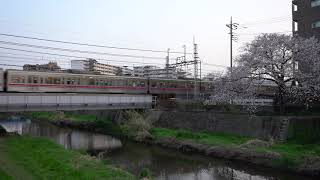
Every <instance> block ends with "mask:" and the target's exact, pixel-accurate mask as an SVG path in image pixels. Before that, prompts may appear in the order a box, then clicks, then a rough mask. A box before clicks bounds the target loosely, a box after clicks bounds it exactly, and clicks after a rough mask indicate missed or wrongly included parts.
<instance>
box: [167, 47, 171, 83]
mask: <svg viewBox="0 0 320 180" xmlns="http://www.w3.org/2000/svg"><path fill="white" fill-rule="evenodd" d="M167 53H168V54H167V58H166V73H167V78H169V68H170V48H168V52H167Z"/></svg>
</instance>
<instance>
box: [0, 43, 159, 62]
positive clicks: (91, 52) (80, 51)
mask: <svg viewBox="0 0 320 180" xmlns="http://www.w3.org/2000/svg"><path fill="white" fill-rule="evenodd" d="M0 43H1V44H7V45H14V46H20V47H30V48H38V49H46V50H55V51H65V52H76V53H85V54H96V55H108V56H118V57H128V58H145V59H159V60H160V59H162V60H163V59H165V58H162V57H150V56H136V55H128V54H115V53H104V52H95V51H82V50H76V49H65V48H56V47H50V46H38V45H32V44H25V43H16V42H9V41H0Z"/></svg>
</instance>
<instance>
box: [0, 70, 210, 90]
mask: <svg viewBox="0 0 320 180" xmlns="http://www.w3.org/2000/svg"><path fill="white" fill-rule="evenodd" d="M212 90H213V84H212V83H210V82H202V83H201V91H202V92H203V93H205V92H210V91H212ZM0 91H2V92H25V93H28V92H33V93H35V92H36V93H37V92H39V93H42V92H43V93H108V94H109V93H110V94H154V95H168V94H169V95H173V96H179V95H180V96H184V95H190V96H191V95H192V94H193V93H194V81H193V80H176V79H153V78H140V77H126V76H108V75H93V74H73V73H62V72H61V73H60V72H35V71H22V70H6V71H3V70H0Z"/></svg>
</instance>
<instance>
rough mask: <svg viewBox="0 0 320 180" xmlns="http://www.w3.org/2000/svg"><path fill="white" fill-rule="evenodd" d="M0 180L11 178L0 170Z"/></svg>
mask: <svg viewBox="0 0 320 180" xmlns="http://www.w3.org/2000/svg"><path fill="white" fill-rule="evenodd" d="M0 179H1V180H13V178H12V177H11V176H9V175H8V174H7V173H6V172H4V171H3V170H2V169H0Z"/></svg>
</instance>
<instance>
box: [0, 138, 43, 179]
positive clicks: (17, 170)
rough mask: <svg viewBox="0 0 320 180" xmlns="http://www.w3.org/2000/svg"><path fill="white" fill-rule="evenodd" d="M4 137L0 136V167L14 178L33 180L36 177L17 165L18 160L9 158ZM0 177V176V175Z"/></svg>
mask: <svg viewBox="0 0 320 180" xmlns="http://www.w3.org/2000/svg"><path fill="white" fill-rule="evenodd" d="M4 138H5V137H0V164H1V169H2V170H3V171H4V172H5V173H6V174H7V175H9V176H11V177H12V178H13V179H15V180H34V179H38V178H36V177H34V176H33V175H32V174H30V172H28V171H26V170H25V169H24V167H23V166H21V165H19V162H15V161H14V160H12V159H10V157H9V154H8V152H7V148H6V146H5V145H4ZM0 179H1V177H0Z"/></svg>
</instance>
